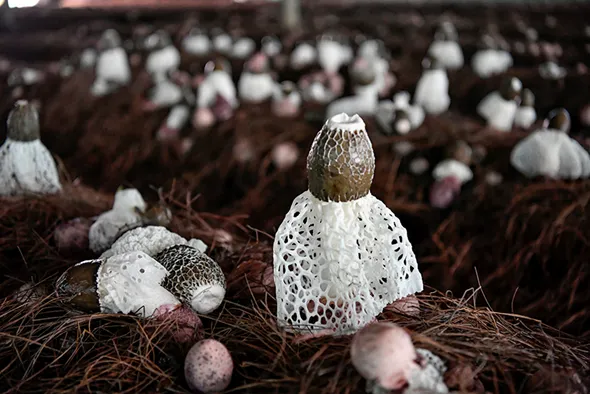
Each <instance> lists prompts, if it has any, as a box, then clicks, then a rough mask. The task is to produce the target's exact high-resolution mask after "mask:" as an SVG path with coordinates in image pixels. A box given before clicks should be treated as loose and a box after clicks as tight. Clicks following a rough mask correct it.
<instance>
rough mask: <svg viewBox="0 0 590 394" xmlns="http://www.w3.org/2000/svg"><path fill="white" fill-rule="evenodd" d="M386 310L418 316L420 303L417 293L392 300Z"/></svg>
mask: <svg viewBox="0 0 590 394" xmlns="http://www.w3.org/2000/svg"><path fill="white" fill-rule="evenodd" d="M385 310H387V311H391V312H394V313H399V314H402V315H407V316H418V315H419V314H420V303H419V302H418V298H417V297H416V296H415V295H410V296H407V297H404V298H402V299H399V300H397V301H394V302H392V303H391V304H389V305H388V306H386V307H385Z"/></svg>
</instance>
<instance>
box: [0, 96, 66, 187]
mask: <svg viewBox="0 0 590 394" xmlns="http://www.w3.org/2000/svg"><path fill="white" fill-rule="evenodd" d="M6 126H7V136H6V141H4V144H2V146H1V147H0V195H2V196H18V195H26V194H55V193H58V192H60V191H61V183H60V181H59V174H58V172H57V167H56V165H55V161H54V160H53V157H52V156H51V153H50V152H49V150H47V148H46V147H45V145H43V143H42V142H41V140H40V139H39V134H40V130H39V115H38V114H37V110H36V109H35V107H34V106H33V105H32V104H31V103H29V102H27V101H24V100H20V101H17V102H16V104H15V105H14V108H13V109H12V111H10V114H9V115H8V121H7V122H6Z"/></svg>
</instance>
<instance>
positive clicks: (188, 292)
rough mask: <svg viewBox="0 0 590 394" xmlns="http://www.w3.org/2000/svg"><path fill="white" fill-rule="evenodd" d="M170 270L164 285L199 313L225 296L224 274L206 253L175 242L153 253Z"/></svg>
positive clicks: (215, 305)
mask: <svg viewBox="0 0 590 394" xmlns="http://www.w3.org/2000/svg"><path fill="white" fill-rule="evenodd" d="M154 259H155V260H157V261H158V262H159V263H160V264H162V265H163V266H164V267H165V268H166V269H167V270H168V272H169V275H168V276H167V277H166V279H165V280H164V282H163V284H162V285H163V286H164V287H165V288H166V289H168V290H170V292H172V293H173V294H175V295H176V296H177V297H178V298H179V299H180V300H181V301H183V302H186V303H187V304H189V305H190V306H191V307H192V308H193V309H194V310H195V311H197V312H199V313H203V314H206V313H210V312H212V311H214V310H215V309H217V307H219V305H221V302H222V301H223V298H224V297H225V288H226V282H225V276H224V275H223V271H222V270H221V268H220V267H219V265H218V264H217V263H216V262H215V261H214V260H213V259H211V258H210V257H208V256H207V255H206V254H204V253H201V252H200V251H199V250H197V249H195V248H193V247H190V246H188V245H176V246H172V247H170V248H168V249H165V250H164V251H162V252H160V253H158V254H157V255H155V256H154Z"/></svg>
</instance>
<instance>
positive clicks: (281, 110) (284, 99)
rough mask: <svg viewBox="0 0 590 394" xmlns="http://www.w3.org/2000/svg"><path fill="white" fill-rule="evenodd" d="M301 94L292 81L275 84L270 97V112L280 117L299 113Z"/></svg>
mask: <svg viewBox="0 0 590 394" xmlns="http://www.w3.org/2000/svg"><path fill="white" fill-rule="evenodd" d="M300 106H301V94H300V93H299V91H298V90H297V86H295V84H294V83H293V82H290V81H284V82H282V83H281V84H279V85H276V86H275V91H274V94H273V97H272V106H271V109H272V112H273V114H275V115H276V116H280V117H293V116H296V115H297V114H298V113H299V108H300Z"/></svg>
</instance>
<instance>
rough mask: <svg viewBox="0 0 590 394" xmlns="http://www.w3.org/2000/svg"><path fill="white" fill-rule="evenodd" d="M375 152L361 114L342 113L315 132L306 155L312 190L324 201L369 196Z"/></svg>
mask: <svg viewBox="0 0 590 394" xmlns="http://www.w3.org/2000/svg"><path fill="white" fill-rule="evenodd" d="M374 172H375V155H374V153H373V147H372V146H371V140H369V136H368V135H367V132H366V130H365V123H364V122H363V120H362V119H361V118H360V116H358V115H354V116H348V115H346V114H344V113H343V114H339V115H335V116H333V117H332V118H331V119H329V120H328V121H327V122H326V123H325V124H324V127H322V129H321V130H320V131H319V133H318V134H317V135H316V137H315V139H314V141H313V143H312V145H311V149H310V151H309V155H308V156H307V178H308V182H309V191H310V192H311V194H313V195H314V196H315V197H316V198H318V199H320V200H322V201H336V202H345V201H352V200H356V199H359V198H361V197H364V196H366V195H367V194H368V193H369V190H370V188H371V183H372V182H373V174H374Z"/></svg>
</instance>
